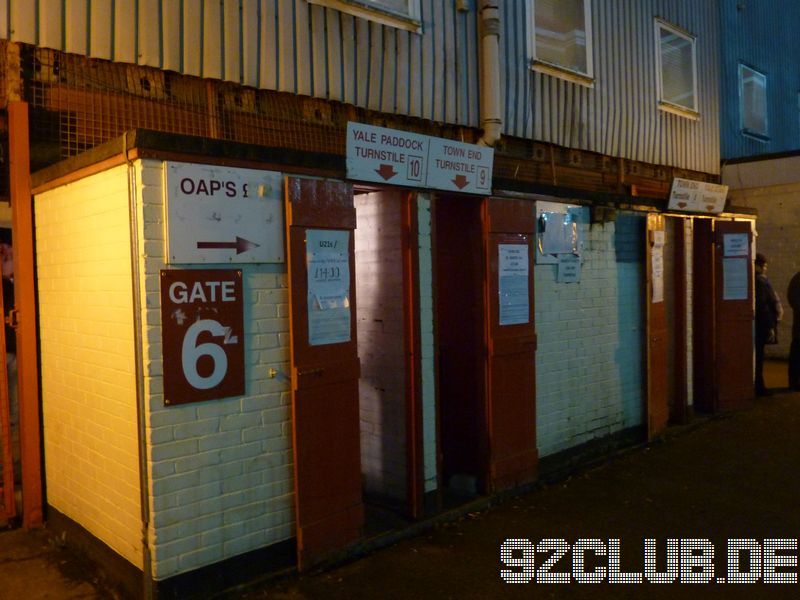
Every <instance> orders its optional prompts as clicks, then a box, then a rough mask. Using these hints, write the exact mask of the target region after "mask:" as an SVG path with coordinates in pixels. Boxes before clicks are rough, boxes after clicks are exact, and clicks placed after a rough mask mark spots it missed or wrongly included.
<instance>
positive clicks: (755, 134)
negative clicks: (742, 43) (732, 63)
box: [737, 62, 770, 142]
mask: <svg viewBox="0 0 800 600" xmlns="http://www.w3.org/2000/svg"><path fill="white" fill-rule="evenodd" d="M744 69H747V70H748V71H750V73H753V74H755V75H758V76H760V77H761V78H762V79H763V80H764V132H763V133H761V132H759V131H755V130H753V129H750V128H749V127H745V124H744V76H743V70H744ZM737 74H738V77H739V81H738V84H739V131H740V132H741V134H742V135H744V136H746V137H749V138H753V139H755V140H758V141H759V142H769V140H770V138H769V103H768V96H767V74H766V73H762V72H761V71H759V70H758V69H755V68H753V67H751V66H750V65H748V64H745V63H742V62H740V63H739V65H738V69H737Z"/></svg>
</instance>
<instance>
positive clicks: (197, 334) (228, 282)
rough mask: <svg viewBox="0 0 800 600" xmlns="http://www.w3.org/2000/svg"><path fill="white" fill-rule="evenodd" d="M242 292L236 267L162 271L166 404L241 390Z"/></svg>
mask: <svg viewBox="0 0 800 600" xmlns="http://www.w3.org/2000/svg"><path fill="white" fill-rule="evenodd" d="M242 293H243V291H242V271H241V270H239V269H180V270H162V271H161V343H162V348H163V350H162V352H163V370H164V404H165V405H167V406H172V405H175V404H186V403H189V402H201V401H204V400H215V399H218V398H227V397H229V396H242V395H244V392H245V380H244V373H245V369H244V303H243V296H242Z"/></svg>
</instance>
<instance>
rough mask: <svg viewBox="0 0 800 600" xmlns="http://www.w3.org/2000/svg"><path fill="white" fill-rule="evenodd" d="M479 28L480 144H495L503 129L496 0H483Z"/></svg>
mask: <svg viewBox="0 0 800 600" xmlns="http://www.w3.org/2000/svg"><path fill="white" fill-rule="evenodd" d="M478 15H479V17H478V19H479V23H478V31H480V38H481V65H480V83H479V87H480V98H481V127H482V128H483V136H482V137H481V139H479V140H478V144H479V145H481V146H494V145H495V143H496V142H497V141H498V140H499V139H500V135H501V134H502V133H503V119H502V118H501V116H500V9H499V8H498V2H497V0H480V2H479V8H478Z"/></svg>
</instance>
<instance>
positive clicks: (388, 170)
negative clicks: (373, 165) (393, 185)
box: [375, 165, 397, 181]
mask: <svg viewBox="0 0 800 600" xmlns="http://www.w3.org/2000/svg"><path fill="white" fill-rule="evenodd" d="M375 172H376V173H377V174H378V175H380V176H381V177H383V179H384V180H385V181H389V180H390V179H391V178H392V177H394V176H395V175H397V171H395V170H394V167H393V166H392V165H381V167H380V169H375Z"/></svg>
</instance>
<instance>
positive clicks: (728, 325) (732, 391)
mask: <svg viewBox="0 0 800 600" xmlns="http://www.w3.org/2000/svg"><path fill="white" fill-rule="evenodd" d="M751 242H752V232H751V227H750V221H717V222H716V225H715V232H714V255H715V256H714V263H715V267H716V268H715V269H714V271H715V282H714V290H715V293H714V317H715V319H714V320H715V328H714V330H715V340H714V341H715V357H716V361H715V364H714V380H715V388H716V402H715V408H717V409H718V410H728V409H731V408H737V407H740V406H743V405H745V404H747V402H749V401H750V400H752V399H753V269H752V260H751V250H750V248H751Z"/></svg>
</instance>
